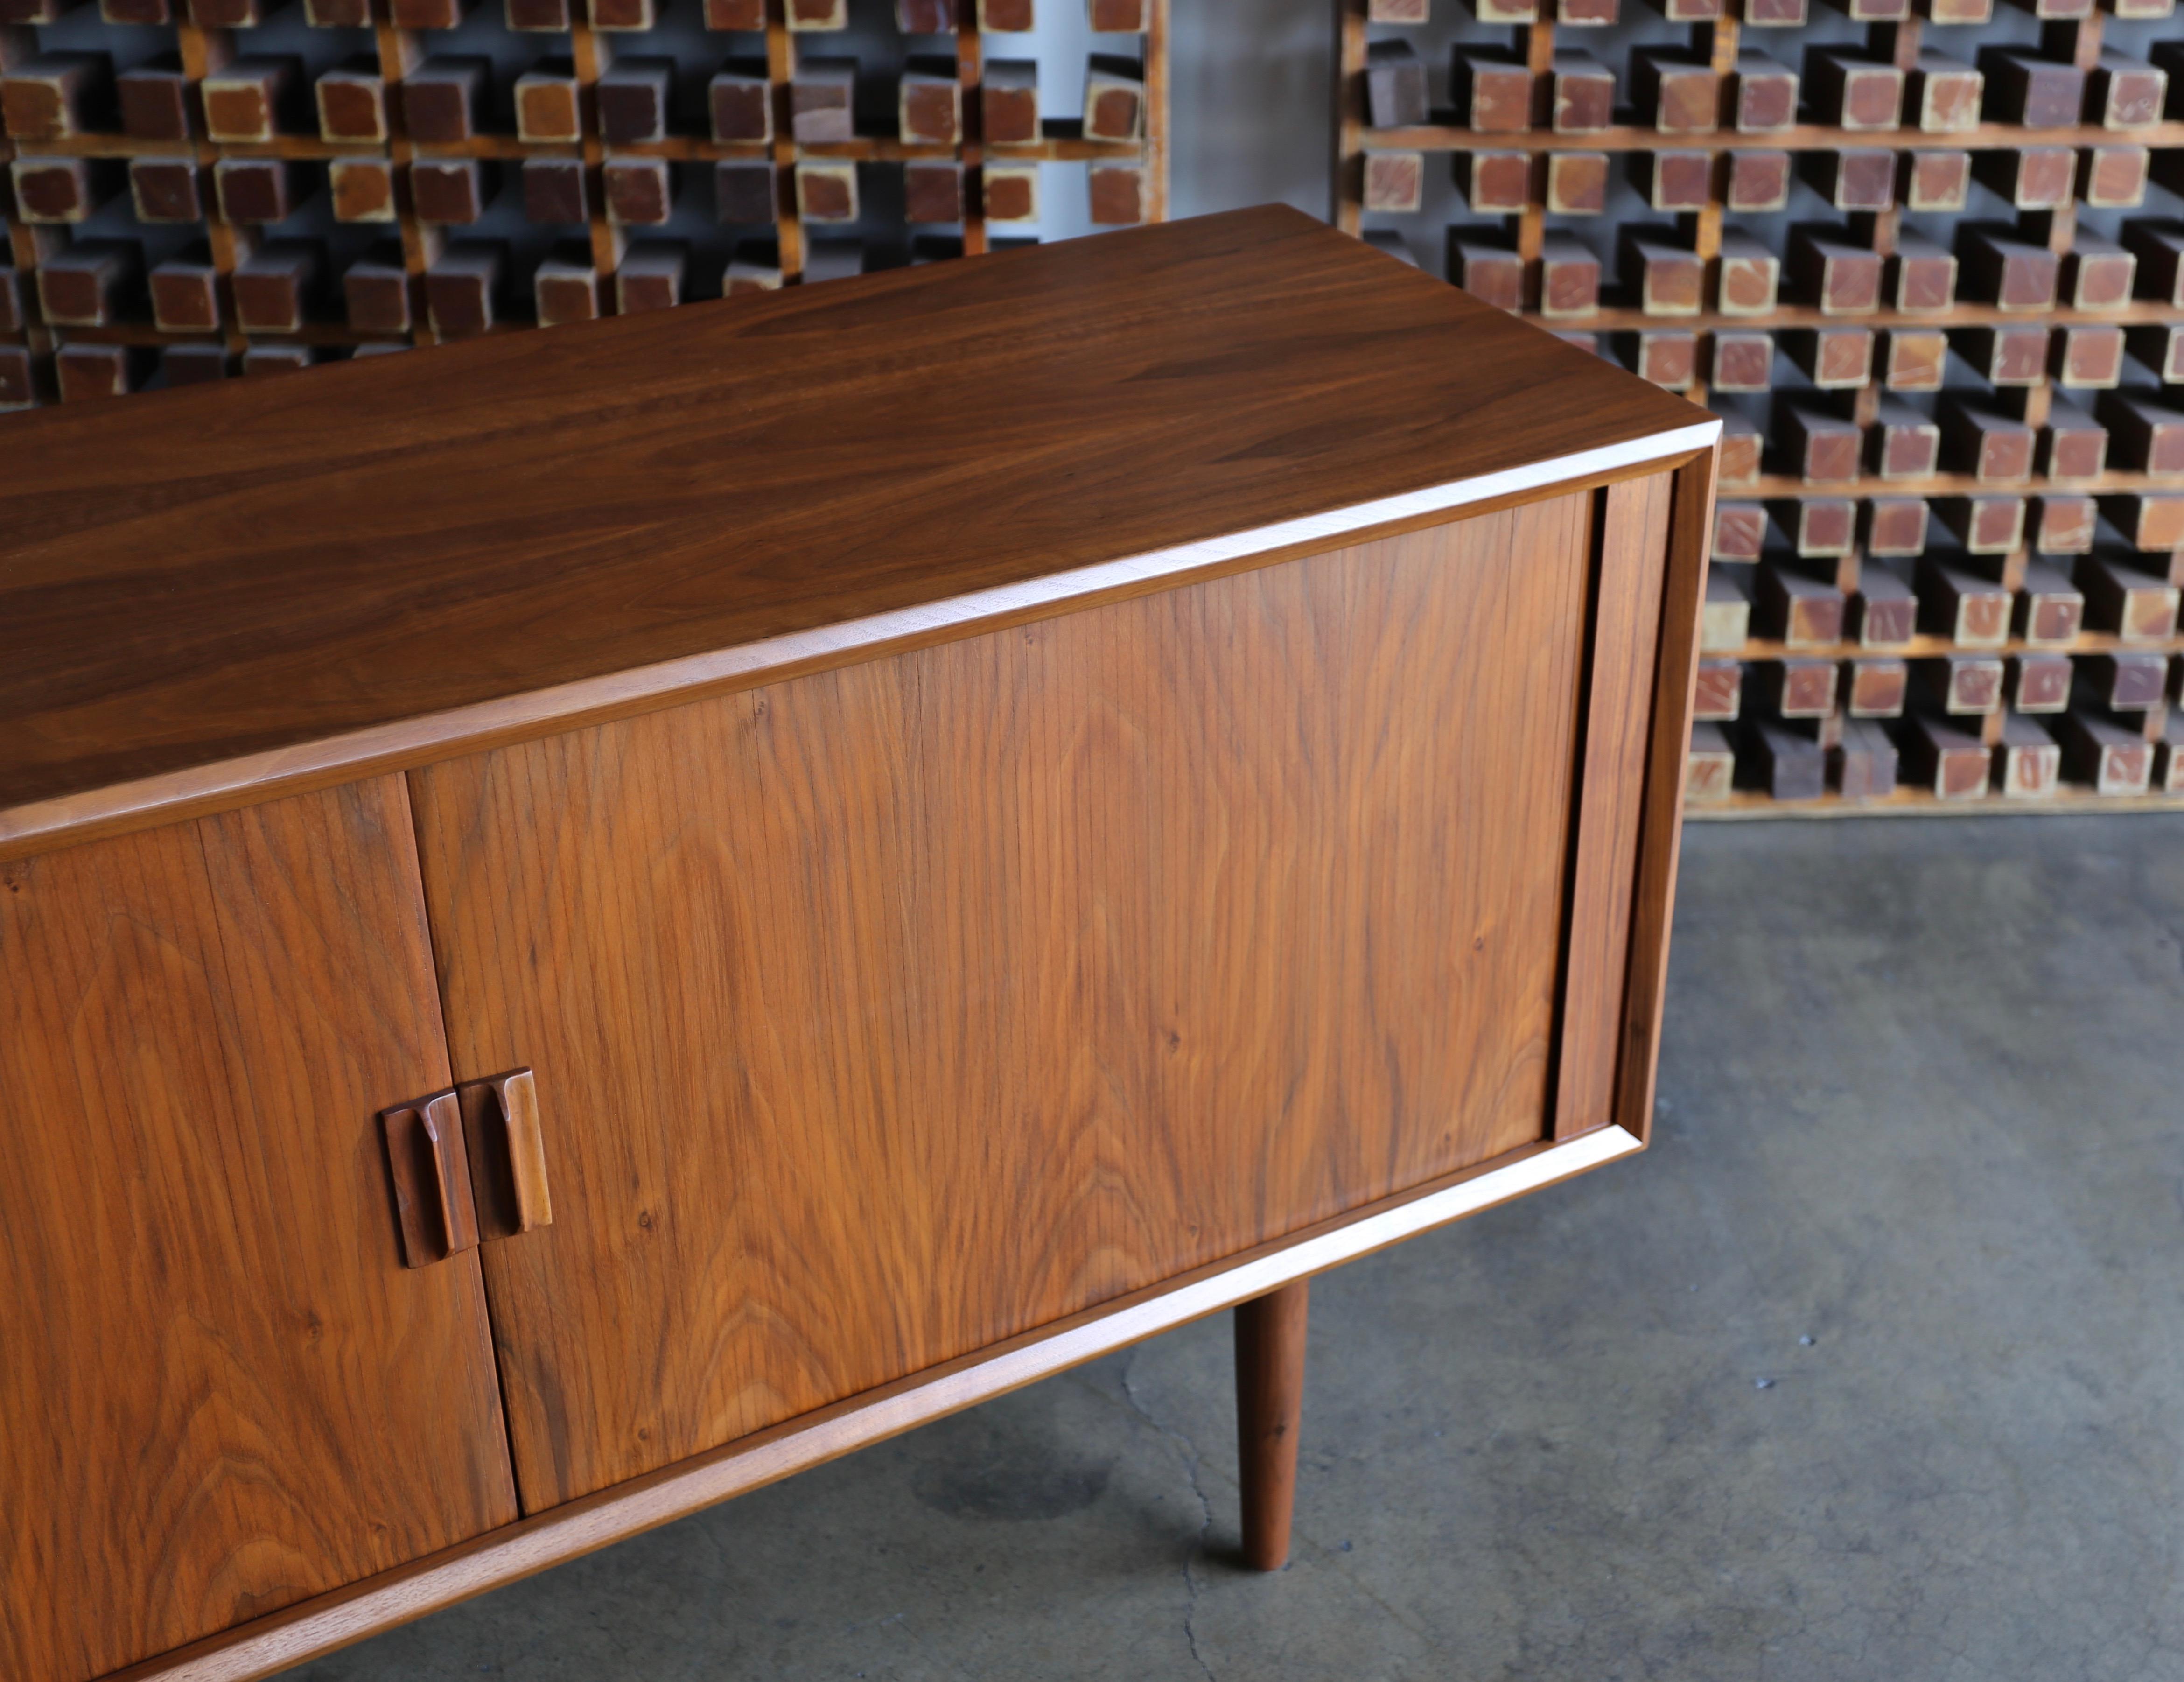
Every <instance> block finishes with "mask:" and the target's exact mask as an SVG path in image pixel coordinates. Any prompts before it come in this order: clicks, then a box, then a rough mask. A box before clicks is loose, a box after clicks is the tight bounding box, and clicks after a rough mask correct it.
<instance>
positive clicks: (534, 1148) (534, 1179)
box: [455, 1069, 554, 1239]
mask: <svg viewBox="0 0 2184 1682" xmlns="http://www.w3.org/2000/svg"><path fill="white" fill-rule="evenodd" d="M455 1091H456V1093H457V1094H458V1095H459V1096H460V1098H461V1100H462V1110H463V1134H464V1137H465V1139H467V1141H468V1142H469V1146H470V1157H471V1174H470V1180H471V1188H472V1189H473V1192H474V1194H475V1195H476V1199H477V1224H478V1230H479V1233H480V1234H481V1235H482V1236H483V1237H484V1238H487V1239H498V1238H513V1237H515V1235H516V1234H518V1233H527V1232H529V1231H530V1230H531V1229H532V1228H533V1227H543V1226H549V1225H550V1224H552V1223H553V1219H554V1200H553V1198H552V1196H551V1195H550V1194H549V1192H548V1190H547V1189H546V1146H545V1141H544V1139H543V1138H542V1137H541V1135H540V1133H539V1131H538V1089H537V1087H536V1085H535V1084H534V1083H533V1082H532V1078H531V1071H530V1070H528V1069H511V1070H510V1071H509V1072H507V1073H506V1074H503V1075H493V1076H489V1077H488V1078H486V1079H484V1080H466V1081H465V1082H464V1083H462V1084H461V1085H460V1086H459V1087H457V1088H456V1089H455Z"/></svg>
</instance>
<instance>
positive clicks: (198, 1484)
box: [0, 778, 515, 1682]
mask: <svg viewBox="0 0 2184 1682" xmlns="http://www.w3.org/2000/svg"><path fill="white" fill-rule="evenodd" d="M409 849H410V829H409V807H408V804H407V800H406V799H405V795H404V788H403V785H402V783H401V781H400V779H398V778H384V779H382V780H380V781H378V782H376V783H369V784H364V785H359V786H357V787H354V788H348V789H343V790H341V791H339V792H338V793H331V794H315V795H309V796H305V797H303V798H301V799H294V800H289V801H285V802H281V803H280V804H277V805H269V806H265V807H261V808H258V809H256V810H250V811H247V812H239V813H235V814H231V815H228V816H221V817H219V818H209V819H203V820H199V821H198V822H193V823H190V824H187V825H180V826H176V827H170V828H167V829H160V830H153V831H148V832H146V833H142V834H139V835H134V836H129V837H126V838H121V839H118V840H112V841H106V842H101V843H97V844H92V845H88V846H85V847H81V848H75V849H70V850H69V851H67V852H64V853H60V854H57V855H51V856H48V857H46V858H42V859H36V860H29V861H27V862H20V863H15V864H10V865H7V866H0V996H4V997H5V998H6V999H7V1000H8V1001H9V1005H10V1011H11V1022H10V1026H9V1029H8V1032H7V1033H0V1083H4V1085H5V1087H6V1089H7V1090H8V1093H9V1094H10V1099H11V1108H12V1109H13V1111H14V1122H12V1123H11V1124H10V1125H9V1126H8V1127H7V1128H0V1324H4V1325H5V1326H6V1327H7V1328H8V1330H7V1345H8V1353H7V1357H6V1359H5V1360H0V1418H4V1419H5V1420H6V1421H7V1425H6V1429H4V1430H0V1597H4V1602H5V1604H6V1606H7V1608H8V1611H7V1614H6V1616H5V1617H4V1618H0V1674H5V1675H7V1676H9V1677H21V1678H25V1679H29V1678H33V1677H35V1678H38V1679H42V1682H72V1679H78V1678H84V1677H90V1676H96V1675H100V1674H104V1673H105V1672H107V1671H109V1670H111V1669H114V1668H117V1667H119V1666H121V1665H124V1664H127V1663H131V1662H132V1661H134V1660H136V1659H139V1658H142V1657H145V1656H146V1655H148V1654H152V1653H157V1652H160V1651H164V1650H166V1649H168V1648H170V1647H174V1646H178V1645H180V1644H181V1643H183V1642H186V1641H188V1640H192V1639H194V1638H196V1637H198V1636H200V1635H204V1634H206V1633H207V1632H208V1631H211V1630H214V1629H220V1628H221V1627H222V1626H224V1625H226V1624H231V1623H234V1622H237V1621H238V1620H241V1619H245V1618H252V1617H254V1616H257V1615H259V1614H260V1613H263V1612H268V1611H270V1609H272V1608H274V1607H280V1606H283V1605H286V1604H287V1603H289V1602H291V1601H298V1600H301V1599H303V1598H304V1597H305V1596H310V1595H313V1594H315V1593H319V1592H321V1591H323V1590H329V1589H332V1588H335V1587H337V1586H338V1585H342V1584H343V1583H346V1582H349V1581H351V1580H353V1579H358V1578H361V1577H364V1576H366V1575H368V1574H370V1573H375V1572H380V1571H384V1570H386V1569H387V1568H390V1567H393V1566H396V1565H398V1564H400V1563H402V1562H404V1561H405V1560H409V1559H412V1558H415V1557H418V1556H419V1555H421V1554H425V1553H428V1552H431V1551H435V1550H437V1549H441V1548H444V1547H446V1546H448V1545H449V1544H451V1543H454V1542H457V1541H460V1540H463V1539H465V1538H466V1537H469V1536H472V1535H475V1534H477V1533H479V1532H480V1531H482V1530H484V1529H487V1528H489V1527H491V1526H493V1525H496V1524H500V1523H506V1522H507V1521H509V1520H510V1519H511V1518H514V1517H515V1501H514V1492H513V1489H512V1486H511V1483H510V1473H509V1466H508V1462H507V1457H506V1448H505V1444H504V1438H503V1435H502V1430H501V1421H500V1409H499V1396H498V1394H497V1391H496V1388H495V1381H494V1375H493V1361H492V1353H491V1348H490V1345H489V1342H488V1340H487V1332H486V1325H485V1298H484V1293H483V1290H482V1288H481V1284H480V1282H479V1277H478V1272H477V1267H476V1261H475V1260H474V1259H473V1258H470V1257H464V1258H460V1259H459V1260H458V1261H456V1262H454V1263H453V1264H450V1265H446V1266H442V1267H432V1268H427V1269H423V1270H421V1271H418V1272H414V1273H413V1272H411V1271H409V1270H408V1269H406V1268H404V1267H403V1265H402V1260H401V1256H400V1254H399V1252H398V1247H397V1244H396V1236H395V1228H394V1224H393V1207H392V1204H391V1200H390V1197H389V1194H388V1189H387V1170H386V1166H385V1163H384V1161H383V1160H382V1156H381V1153H380V1145H379V1137H378V1128H377V1125H376V1122H375V1119H374V1112H375V1111H376V1110H377V1109H378V1108H379V1107H380V1106H382V1105H384V1104H385V1103H387V1101H388V1100H390V1099H392V1098H396V1097H398V1096H399V1095H400V1094H403V1093H405V1092H415V1091H419V1090H421V1089H426V1088H430V1087H433V1086H437V1085H444V1084H445V1083H446V1080H447V1072H448V1071H447V1056H446V1051H445V1049H444V1047H443V1044H442V1041H441V1038H440V1033H439V1023H438V1021H437V1016H436V1014H435V1012H434V1011H433V1008H432V966H431V959H430V954H429V951H428V949H427V946H426V933H425V928H424V919H423V910H422V905H421V899H420V897H419V891H418V884H417V878H416V873H415V865H414V862H413V859H412V855H411V853H410V850H409Z"/></svg>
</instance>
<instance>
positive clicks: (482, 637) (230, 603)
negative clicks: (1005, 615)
mask: <svg viewBox="0 0 2184 1682" xmlns="http://www.w3.org/2000/svg"><path fill="white" fill-rule="evenodd" d="M1704 419H1705V417H1704V416H1703V415H1702V414H1700V413H1698V412H1697V411H1695V410H1693V409H1691V407H1690V406H1689V405H1688V404H1685V403H1684V402H1683V401H1682V400H1681V399H1680V398H1674V397H1672V396H1670V395H1669V394H1668V393H1662V392H1658V391H1656V390H1655V389H1653V388H1652V387H1649V386H1646V385H1645V384H1643V383H1641V382H1639V381H1637V380H1635V379H1633V378H1631V377H1630V376H1627V375H1624V374H1623V373H1621V372H1619V371H1618V370H1614V369H1613V368H1611V367H1609V366H1608V365H1606V364H1604V363H1602V362H1601V361H1600V360H1598V359H1596V358H1594V357H1591V356H1589V355H1586V354H1584V353H1582V352H1581V351H1579V350H1576V349H1574V348H1570V347H1568V346H1566V345H1563V344H1559V343H1556V342H1555V341H1554V340H1553V339H1552V337H1550V336H1549V335H1547V334H1546V333H1543V332H1541V331H1539V330H1538V329H1536V328H1535V327H1531V326H1525V325H1523V324H1521V323H1519V322H1517V321H1515V320H1513V319H1511V318H1510V317H1508V316H1507V315H1503V314H1502V313H1501V312H1500V311H1498V310H1495V309H1489V308H1487V307H1486V306H1485V305H1482V304H1478V303H1476V302H1475V301H1474V300H1473V299H1471V298H1468V297H1466V296H1465V295H1464V294H1463V293H1462V292H1457V290H1456V289H1454V288H1453V287H1447V286H1445V285H1442V284H1441V283H1440V282H1439V281H1435V280H1432V279H1431V278H1429V276H1424V275H1423V274H1420V273H1419V272H1418V271H1416V270H1412V269H1408V268H1407V267H1405V266H1403V265H1400V264H1398V263H1396V262H1395V261H1393V260H1392V259H1389V258H1387V257H1385V256H1383V255H1381V254H1379V253H1376V252H1374V251H1373V250H1372V249H1371V248H1368V247H1367V246H1365V245H1362V244H1360V243H1358V242H1355V241H1353V240H1351V239H1348V238H1346V237H1342V236H1340V235H1338V234H1336V233H1334V232H1333V231H1330V230H1329V229H1327V228H1326V227H1324V226H1321V225H1320V224H1318V222H1316V221H1314V220H1312V219H1311V218H1309V217H1307V216H1304V215H1302V214H1299V213H1296V212H1295V211H1290V210H1284V209H1259V210H1250V211H1240V212H1235V213H1232V214H1224V215H1219V216H1212V217H1205V218H1201V219H1198V220H1193V221H1188V222H1182V223H1173V224H1169V225H1167V226H1159V227H1151V228H1146V229H1143V230H1139V231H1131V232H1125V233H1117V234H1112V235H1106V236H1102V237H1100V238H1097V239H1092V240H1086V241H1080V242H1072V243H1071V244H1070V245H1069V246H1068V247H1067V248H1066V249H1065V248H1060V247H1054V246H1049V247H1040V248H1031V249H1027V250H1023V251H1019V252H1012V253H1005V254H1001V255H998V256H994V257H989V258H983V259H972V260H968V261H963V262H955V263H947V264H941V265H931V266H926V267H920V268H916V269H906V270H892V271H889V272H887V273H883V274H877V275H872V276H865V277H862V278H861V279H858V280H855V281H842V282H838V283H834V284H830V285H827V286H824V287H798V288H790V289H787V290H784V291H782V292H777V293H772V294H768V295H766V296H763V297H760V298H748V297H746V298H735V299H733V300H723V301H720V302H716V303H711V304H693V305H688V306H685V307H684V308H682V309H674V310H669V311H661V312H658V313H654V314H648V315H636V316H628V317H621V318H615V319H610V320H602V321H599V322H594V323H589V324H586V325H583V326H571V327H563V328H560V329H558V330H556V331H553V332H550V333H512V334H506V335H498V336H493V337H487V338H483V339H478V340H473V341H469V342H466V343H460V344H456V345H451V346H447V347H443V348H437V349H432V350H428V351H424V352H421V353H412V354H407V355H401V356H390V357H380V358H370V359H365V360H364V361H361V362H351V363H346V364H342V365H335V366H331V367H328V368H324V369H320V370H315V371H314V372H313V373H312V374H311V376H309V377H308V378H305V379H298V380H287V379H252V380H242V381H232V382H226V383H224V384H220V385H218V386H211V387H193V388H190V389H187V390H183V391H178V392H172V393H150V394H148V395H146V396H143V397H140V398H133V399H131V401H130V402H128V403H126V404H113V405H108V404H87V405H82V406H69V407H64V408H59V409H40V410H35V411H31V412H29V413H25V414H23V415H17V416H13V417H8V418H7V419H5V420H0V845H5V844H8V842H9V841H10V839H11V838H13V840H14V842H15V843H17V844H16V845H15V846H14V849H13V850H18V851H20V850H21V846H20V843H21V841H22V840H23V838H24V836H25V833H27V832H26V828H25V824H24V823H21V822H11V816H19V815H20V814H22V813H24V812H27V811H30V810H33V809H36V810H41V811H44V812H46V813H47V817H46V818H44V819H41V820H39V822H37V823H35V824H31V825H30V826H29V827H30V828H41V827H42V828H43V829H44V830H45V831H46V832H47V833H50V834H53V835H54V836H56V837H58V836H59V835H60V834H62V833H64V831H65V830H66V829H67V828H68V827H70V824H69V822H55V821H53V819H52V817H51V814H52V813H53V812H54V811H62V812H63V814H64V817H65V816H66V814H67V812H68V811H70V810H74V809H75V808H74V807H73V806H72V805H71V803H77V804H78V805H81V810H82V811H83V812H85V813H89V814H92V816H96V815H97V811H98V810H103V808H102V806H101V798H102V797H101V796H100V794H99V793H98V791H101V790H107V789H111V788H115V787H118V786H120V785H128V786H130V787H132V788H133V787H139V786H150V785H152V784H155V783H159V781H160V779H163V778H164V779H170V780H173V779H177V778H179V779H181V780H182V781H184V782H187V780H188V779H189V778H190V777H192V776H198V775H199V774H200V771H201V768H202V767H204V766H215V765H221V766H225V765H237V764H240V763H242V761H244V760H253V763H257V764H259V765H265V764H271V763H275V762H277V761H279V760H281V756H282V755H287V756H288V758H289V759H290V760H294V761H295V762H296V763H298V764H301V763H303V762H304V761H306V760H309V758H310V754H311V744H317V743H324V742H326V741H329V740H331V739H333V738H342V739H348V738H351V737H359V739H361V738H362V737H371V739H372V740H373V741H376V742H378V743H379V744H380V749H375V751H376V753H377V760H376V762H377V763H380V764H385V763H388V762H390V760H389V755H388V753H387V751H382V750H381V749H385V747H386V744H387V742H390V741H394V740H396V739H397V738H398V736H399V732H400V729H401V728H402V727H404V721H415V720H418V719H423V718H430V717H442V718H444V717H447V716H453V715H456V714H460V713H461V712H462V710H464V709H470V710H472V712H474V713H475V712H476V710H478V709H480V708H481V707H486V708H490V707H492V706H495V705H504V704H505V703H506V702H507V699H508V698H510V697H521V696H526V695H535V694H537V693H540V692H544V691H549V690H556V689H557V688H559V687H561V686H582V685H585V684H588V683H593V684H596V683H597V682H599V681H600V680H603V679H609V678H612V677H615V676H616V674H627V673H630V672H632V671H639V670H644V669H654V668H657V667H659V666H660V665H661V663H663V662H676V661H687V660H689V659H690V658H691V657H693V656H699V655H705V654H710V653H713V652H715V651H719V650H723V649H739V648H745V647H748V646H749V645H752V644H755V643H766V642H768V640H769V639H781V638H797V637H803V636H810V635H812V634H814V633H817V634H820V635H822V636H823V634H824V633H825V632H826V631H827V627H838V626H842V625H844V624H847V623H850V622H851V621H866V620H869V619H870V618H871V617H872V616H873V615H889V614H893V615H903V614H905V613H912V612H915V611H917V610H921V609H925V608H928V607H929V606H931V605H932V604H939V603H944V602H948V601H951V600H957V599H961V598H963V597H966V596H967V595H971V594H972V593H978V592H990V591H993V590H995V589H998V588H1009V587H1016V586H1025V585H1029V584H1033V583H1034V582H1036V581H1039V580H1041V579H1045V578H1050V577H1051V576H1053V575H1056V574H1058V573H1063V572H1067V571H1072V570H1073V569H1078V568H1084V567H1087V566H1092V565H1101V564H1108V563H1115V562H1118V561H1122V560H1128V559H1130V558H1134V557H1142V556H1151V555H1157V554H1162V553H1163V552H1167V551H1171V550H1173V549H1177V548H1178V547H1180V546H1188V545H1195V544H1203V543H1207V542H1208V541H1210V540H1212V539H1215V538H1218V537H1224V536H1232V535H1234V534H1237V533H1240V532H1252V531H1256V530H1259V529H1262V528H1265V527H1268V526H1278V525H1279V524H1281V523H1282V522H1284V521H1297V520H1301V519H1306V518H1307V517H1309V516H1312V515H1322V514H1325V513H1327V512H1329V511H1330V510H1339V509H1344V508H1350V507H1353V506H1355V505H1357V504H1368V503H1372V502H1374V501H1377V500H1379V499H1382V498H1391V497H1399V496H1402V495H1405V494H1407V493H1418V492H1420V491H1422V490H1424V489H1427V488H1429V487H1436V486H1441V485H1446V484H1449V483H1451V482H1459V481H1465V480H1471V479H1475V478H1478V477H1479V476H1485V475H1490V474H1493V473H1496V472H1501V471H1507V470H1512V469H1518V468H1523V467H1525V466H1527V465H1532V464H1535V463H1537V462H1540V461H1542V460H1545V459H1553V458H1557V457H1564V456H1568V455H1572V454H1577V453H1579V452H1582V451H1586V450H1591V449H1596V448H1613V447H1615V446H1618V445H1624V444H1628V443H1632V442H1634V441H1637V440H1641V439H1645V438H1648V437H1655V436H1658V435H1659V434H1661V433H1663V432H1670V431H1674V430H1678V429H1687V428H1689V427H1690V426H1691V425H1692V424H1693V423H1694V422H1695V421H1703V420H1704ZM519 710H520V709H519ZM371 732H378V734H377V736H371ZM390 732H391V733H390ZM359 733H361V734H359ZM490 734H491V732H490V731H488V730H487V729H486V728H485V727H483V726H482V725H481V726H480V727H479V729H478V731H477V732H476V737H475V738H466V737H465V736H463V735H462V734H461V732H460V730H459V729H452V730H450V731H443V732H442V733H440V734H439V735H437V737H430V738H429V740H428V737H427V736H420V738H418V740H419V743H420V744H423V745H421V746H420V747H419V748H418V749H417V753H418V755H422V756H429V757H446V756H447V755H448V753H450V752H456V751H460V750H461V749H462V748H463V746H464V745H465V742H466V741H470V740H471V739H476V740H477V741H483V740H486V739H489V738H490ZM428 735H429V732H428ZM428 747H429V749H430V750H431V751H430V753H429V754H426V748H428ZM253 756H254V757H253ZM353 758H354V760H356V762H357V763H358V764H359V768H361V767H362V766H363V764H364V762H365V760H369V759H370V758H371V755H370V754H367V753H365V752H364V751H363V750H362V749H359V751H358V753H357V754H356V755H353ZM237 774H238V775H241V774H242V773H237ZM253 774H255V773H253ZM270 780H272V781H276V782H277V781H278V778H277V777H273V778H271V779H270ZM320 780H321V781H323V780H326V779H325V778H324V777H321V778H320ZM109 804H110V803H109Z"/></svg>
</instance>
